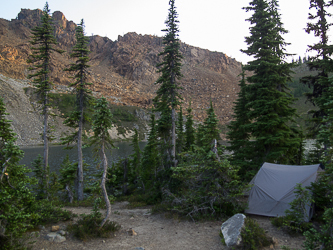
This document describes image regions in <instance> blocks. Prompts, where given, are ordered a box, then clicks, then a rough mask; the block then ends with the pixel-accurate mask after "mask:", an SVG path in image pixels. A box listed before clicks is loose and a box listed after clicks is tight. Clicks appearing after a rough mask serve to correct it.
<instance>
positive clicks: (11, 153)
mask: <svg viewBox="0 0 333 250" xmlns="http://www.w3.org/2000/svg"><path fill="white" fill-rule="evenodd" d="M6 115H8V114H7V113H6V108H5V105H4V103H3V100H2V98H0V194H1V195H0V248H1V249H18V247H19V245H20V241H19V238H20V237H21V236H22V235H23V234H24V232H25V231H26V230H27V229H29V227H30V226H31V223H30V222H31V220H32V219H36V218H38V215H37V214H36V213H35V212H34V211H33V209H32V207H33V206H34V203H35V198H34V195H33V194H32V192H31V191H30V189H29V186H30V185H32V184H36V183H35V182H34V181H33V179H31V178H29V177H28V176H27V173H28V172H29V170H28V169H27V168H25V167H24V166H22V165H19V164H18V163H19V161H20V160H21V158H22V157H23V151H22V150H20V149H19V147H18V146H16V145H14V143H15V141H16V138H15V134H14V133H13V131H12V130H11V129H10V122H11V121H9V120H7V119H6Z"/></svg>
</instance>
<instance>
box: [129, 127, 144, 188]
mask: <svg viewBox="0 0 333 250" xmlns="http://www.w3.org/2000/svg"><path fill="white" fill-rule="evenodd" d="M131 146H132V147H133V151H134V152H133V154H131V155H130V160H129V163H130V166H131V170H130V171H131V177H132V180H129V182H131V183H135V182H138V181H139V180H138V179H140V178H141V176H140V162H141V153H142V152H141V149H140V146H139V133H138V130H137V129H136V128H135V129H134V135H133V138H132V143H131ZM140 181H142V180H140Z"/></svg>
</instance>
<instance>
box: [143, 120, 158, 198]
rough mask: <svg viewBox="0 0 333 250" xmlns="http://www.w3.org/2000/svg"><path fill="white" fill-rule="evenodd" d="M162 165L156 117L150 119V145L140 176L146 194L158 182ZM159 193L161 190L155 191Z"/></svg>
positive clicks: (146, 151) (146, 148)
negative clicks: (159, 169)
mask: <svg viewBox="0 0 333 250" xmlns="http://www.w3.org/2000/svg"><path fill="white" fill-rule="evenodd" d="M159 165H160V160H159V150H158V139H157V129H156V121H155V115H153V114H152V115H151V118H150V131H149V135H148V143H147V145H146V146H145V148H144V150H143V153H142V158H141V167H140V176H141V178H142V180H143V183H144V192H146V191H151V190H152V189H153V188H154V186H155V184H156V181H157V174H158V168H159ZM155 191H157V193H158V192H159V190H155Z"/></svg>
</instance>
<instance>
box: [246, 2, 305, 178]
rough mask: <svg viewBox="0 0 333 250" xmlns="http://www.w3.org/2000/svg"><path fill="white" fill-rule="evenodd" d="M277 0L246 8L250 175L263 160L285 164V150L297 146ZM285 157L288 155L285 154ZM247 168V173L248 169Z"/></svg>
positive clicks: (286, 158)
mask: <svg viewBox="0 0 333 250" xmlns="http://www.w3.org/2000/svg"><path fill="white" fill-rule="evenodd" d="M277 4H278V1H269V2H267V1H266V0H253V1H252V2H250V6H249V7H246V8H245V9H246V11H253V12H254V13H253V15H252V17H250V18H249V19H248V21H249V22H250V23H251V24H252V26H251V28H250V34H251V35H250V36H249V37H246V43H247V44H248V48H247V49H246V50H243V52H244V53H246V54H247V55H249V56H253V57H254V60H253V61H250V62H248V64H247V65H245V66H244V70H249V71H252V72H253V75H252V76H249V77H247V81H248V82H249V83H250V84H249V85H248V87H247V89H248V94H249V95H248V104H247V108H248V110H249V112H248V118H249V120H251V123H250V124H249V125H248V126H246V127H247V133H249V134H251V136H252V137H253V139H254V140H253V141H249V142H248V145H249V149H250V150H249V158H251V161H249V162H248V163H249V164H248V165H249V168H250V169H248V170H249V171H251V170H253V173H252V174H254V173H255V172H256V171H257V170H258V169H259V168H260V166H261V165H262V164H263V163H264V162H265V161H267V162H279V163H288V162H289V161H290V160H291V159H290V158H289V157H286V156H287V155H288V151H290V150H293V149H295V148H298V146H299V144H300V143H301V142H300V139H299V138H297V137H295V136H294V131H293V130H292V129H291V128H290V125H289V124H290V123H293V117H294V116H295V112H296V111H295V109H293V108H292V107H291V104H292V102H293V98H292V97H291V95H290V94H289V91H288V88H287V86H286V82H287V81H289V80H290V73H291V70H290V68H291V66H292V65H290V64H288V63H286V62H285V57H286V56H287V54H286V53H285V46H286V45H287V43H286V42H285V41H284V39H283V38H282V35H284V34H285V33H287V31H286V30H285V29H284V28H283V27H282V23H281V21H280V16H279V14H278V12H277V9H278V5H277ZM288 156H289V155H288ZM249 171H248V172H249Z"/></svg>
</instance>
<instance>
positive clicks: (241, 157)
mask: <svg viewBox="0 0 333 250" xmlns="http://www.w3.org/2000/svg"><path fill="white" fill-rule="evenodd" d="M240 75H241V77H242V79H241V81H240V82H239V88H240V91H239V93H238V98H237V100H236V101H235V102H234V104H235V105H234V108H233V110H234V115H233V119H234V120H233V121H231V122H230V124H229V125H228V129H229V131H228V133H227V138H228V140H229V141H230V146H228V147H227V149H228V150H229V151H231V152H233V153H232V154H231V155H230V162H231V164H233V165H235V166H238V167H239V168H240V170H241V171H240V172H239V174H240V175H241V176H244V175H245V171H246V165H247V162H248V161H249V160H250V159H249V158H248V157H249V153H248V152H247V151H248V149H249V146H248V142H249V139H250V133H249V131H248V129H247V126H248V125H249V124H250V120H249V118H248V113H249V110H248V108H247V102H248V100H247V88H246V86H247V85H246V83H245V71H244V69H242V73H241V74H240ZM242 171H244V172H242Z"/></svg>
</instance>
